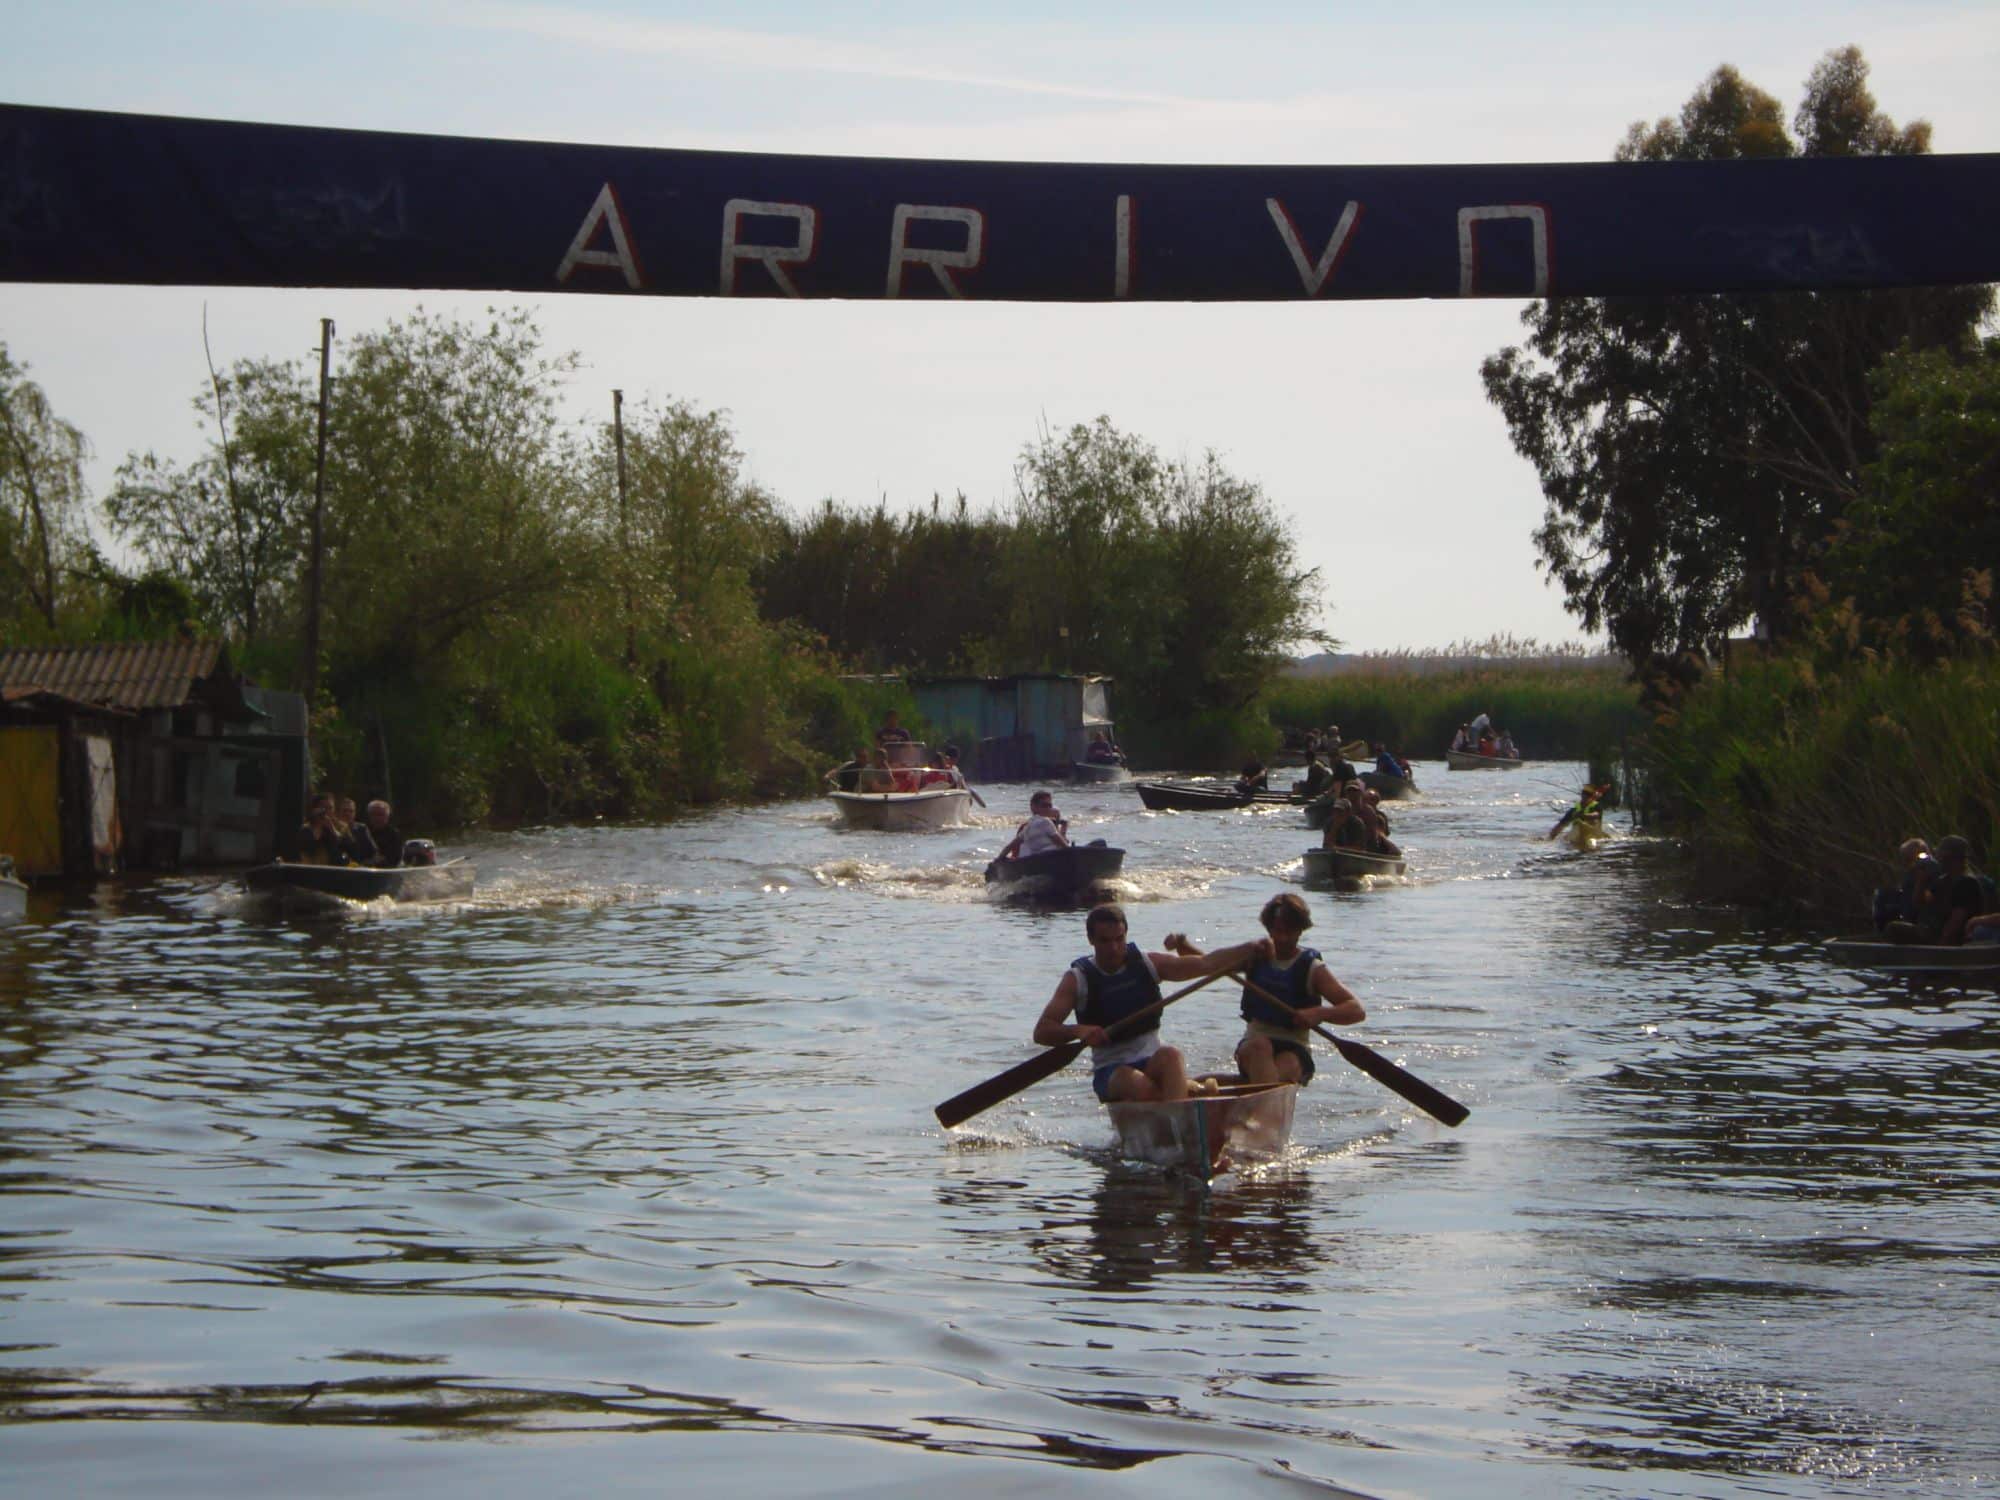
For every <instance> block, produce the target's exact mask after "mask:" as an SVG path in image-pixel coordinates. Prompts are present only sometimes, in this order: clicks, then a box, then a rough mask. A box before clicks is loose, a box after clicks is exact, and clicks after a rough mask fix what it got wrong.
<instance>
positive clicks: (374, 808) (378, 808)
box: [368, 797, 403, 865]
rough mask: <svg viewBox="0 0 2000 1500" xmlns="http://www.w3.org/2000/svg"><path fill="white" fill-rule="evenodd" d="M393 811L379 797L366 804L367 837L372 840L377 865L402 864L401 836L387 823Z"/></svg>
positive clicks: (392, 825)
mask: <svg viewBox="0 0 2000 1500" xmlns="http://www.w3.org/2000/svg"><path fill="white" fill-rule="evenodd" d="M393 810H394V809H392V808H391V807H390V806H389V804H388V803H386V802H384V801H382V799H381V798H379V797H378V798H376V799H375V801H373V802H371V803H369V804H368V837H369V838H370V839H372V840H374V843H375V863H376V864H378V865H400V864H401V863H402V862H403V835H402V834H401V833H399V832H397V830H396V827H395V825H394V824H392V823H391V822H390V821H389V814H390V813H391V812H392V811H393Z"/></svg>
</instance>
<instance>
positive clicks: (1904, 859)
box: [1875, 833, 2000, 947]
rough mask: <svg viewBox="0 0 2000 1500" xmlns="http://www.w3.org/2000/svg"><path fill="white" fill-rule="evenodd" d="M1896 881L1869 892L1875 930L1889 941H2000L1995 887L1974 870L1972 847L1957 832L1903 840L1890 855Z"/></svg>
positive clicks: (1949, 944) (1951, 943)
mask: <svg viewBox="0 0 2000 1500" xmlns="http://www.w3.org/2000/svg"><path fill="white" fill-rule="evenodd" d="M1896 865H1897V869H1898V872H1899V878H1898V880H1897V883H1896V884H1895V885H1892V886H1884V887H1882V888H1881V889H1879V890H1877V891H1876V892H1875V930H1876V931H1877V932H1879V933H1881V934H1882V936H1883V937H1885V938H1887V939H1888V940H1889V941H1890V942H1893V943H1924V944H1938V945H1942V946H1945V947H1956V946H1958V945H1959V944H1962V943H2000V889H1996V887H1995V885H1994V882H1993V877H1992V876H1990V875H1987V874H1984V873H1983V872H1981V871H1979V870H1977V869H1975V868H1974V867H1973V864H1972V845H1971V843H1970V842H1969V841H1967V840H1966V839H1965V838H1963V837H1961V836H1960V835H1958V834H1955V833H1953V834H1948V835H1946V836H1945V837H1944V838H1941V839H1939V840H1938V841H1937V848H1936V849H1935V850H1933V849H1932V848H1931V846H1930V844H1929V843H1928V842H1926V841H1925V840H1923V839H1905V840H1904V841H1903V843H1902V845H1901V847H1899V848H1898V849H1897V851H1896Z"/></svg>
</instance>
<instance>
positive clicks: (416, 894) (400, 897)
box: [243, 859, 473, 902]
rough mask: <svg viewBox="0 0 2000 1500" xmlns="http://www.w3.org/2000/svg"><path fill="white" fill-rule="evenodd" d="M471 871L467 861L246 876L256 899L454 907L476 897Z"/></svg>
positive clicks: (265, 868) (273, 867)
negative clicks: (428, 903) (451, 903)
mask: <svg viewBox="0 0 2000 1500" xmlns="http://www.w3.org/2000/svg"><path fill="white" fill-rule="evenodd" d="M472 879H473V875H472V866H471V865H470V864H469V863H467V862H466V861H465V860H463V859H448V860H446V861H444V862H443V863H442V864H435V865H303V864H290V863H278V864H269V865H258V866H257V867H256V868H255V869H253V870H247V871H245V872H244V875H243V884H244V886H245V888H247V889H248V890H249V892H250V893H251V894H252V895H254V896H274V897H277V898H279V899H281V900H288V901H291V900H298V899H300V898H304V899H306V900H308V901H310V900H315V899H317V900H319V901H321V902H325V901H329V900H339V901H379V900H381V899H382V898H383V897H384V896H387V897H389V898H390V899H391V900H393V901H454V900H458V899H459V898H461V897H465V896H469V895H471V894H472Z"/></svg>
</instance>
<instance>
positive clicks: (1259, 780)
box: [1236, 760, 1271, 797]
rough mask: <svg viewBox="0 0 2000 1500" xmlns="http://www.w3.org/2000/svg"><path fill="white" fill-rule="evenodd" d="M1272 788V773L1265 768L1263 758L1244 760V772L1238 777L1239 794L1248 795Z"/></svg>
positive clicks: (1237, 790)
mask: <svg viewBox="0 0 2000 1500" xmlns="http://www.w3.org/2000/svg"><path fill="white" fill-rule="evenodd" d="M1270 788H1271V773H1270V772H1269V771H1267V770H1265V769H1264V763H1263V762H1262V761H1261V760H1252V761H1246V762H1244V765H1243V774H1242V775H1241V776H1238V777H1237V778H1236V792H1237V795H1238V796H1242V797H1248V796H1250V795H1252V794H1253V793H1256V792H1264V791H1269V790H1270Z"/></svg>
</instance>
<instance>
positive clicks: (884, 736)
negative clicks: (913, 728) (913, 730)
mask: <svg viewBox="0 0 2000 1500" xmlns="http://www.w3.org/2000/svg"><path fill="white" fill-rule="evenodd" d="M909 739H910V731H909V730H907V729H905V728H904V727H903V726H902V724H901V722H900V721H899V720H898V718H897V715H896V710H895V709H893V708H892V709H890V710H889V711H888V712H887V713H886V714H884V715H883V716H882V727H881V728H880V729H878V730H876V731H875V743H876V744H878V745H891V744H896V745H901V744H907V743H909Z"/></svg>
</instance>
